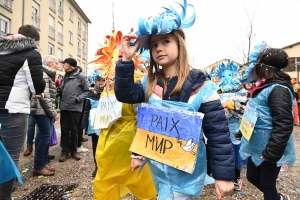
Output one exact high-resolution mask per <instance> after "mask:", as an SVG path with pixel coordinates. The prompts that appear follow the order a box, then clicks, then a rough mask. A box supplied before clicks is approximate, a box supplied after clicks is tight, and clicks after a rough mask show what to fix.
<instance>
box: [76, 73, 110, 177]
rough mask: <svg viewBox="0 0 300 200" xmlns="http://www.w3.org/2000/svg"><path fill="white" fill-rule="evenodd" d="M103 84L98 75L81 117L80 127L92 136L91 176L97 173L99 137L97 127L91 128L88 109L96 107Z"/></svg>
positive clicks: (102, 79) (103, 81)
mask: <svg viewBox="0 0 300 200" xmlns="http://www.w3.org/2000/svg"><path fill="white" fill-rule="evenodd" d="M104 86H105V79H104V78H102V77H100V76H98V77H97V79H96V81H95V83H94V88H93V89H92V90H90V91H89V93H88V95H87V97H86V102H85V105H84V108H83V117H82V124H81V128H83V129H84V130H85V132H86V133H87V135H89V136H91V137H92V146H93V156H94V162H95V166H96V167H95V170H94V172H93V173H92V177H95V176H96V174H97V162H96V148H97V144H98V138H99V133H100V130H99V129H96V130H95V129H93V128H92V126H91V120H92V119H91V118H90V111H91V109H96V108H97V106H98V102H99V99H100V95H101V93H102V92H103V88H104Z"/></svg>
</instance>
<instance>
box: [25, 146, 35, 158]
mask: <svg viewBox="0 0 300 200" xmlns="http://www.w3.org/2000/svg"><path fill="white" fill-rule="evenodd" d="M32 151H33V148H32V147H29V146H28V147H27V149H26V151H25V152H24V154H23V155H24V156H29V155H30V154H31V153H32Z"/></svg>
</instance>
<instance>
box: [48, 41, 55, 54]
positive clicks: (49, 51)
mask: <svg viewBox="0 0 300 200" xmlns="http://www.w3.org/2000/svg"><path fill="white" fill-rule="evenodd" d="M48 55H54V45H53V44H51V43H48Z"/></svg>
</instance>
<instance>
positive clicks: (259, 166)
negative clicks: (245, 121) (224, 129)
mask: <svg viewBox="0 0 300 200" xmlns="http://www.w3.org/2000/svg"><path fill="white" fill-rule="evenodd" d="M250 57H251V69H252V75H253V77H256V78H257V82H256V83H255V84H254V85H253V86H252V90H251V94H250V97H251V98H250V99H249V101H248V103H247V109H246V111H245V113H244V115H245V116H252V117H254V118H255V117H257V120H256V123H255V124H253V125H254V130H253V131H252V132H251V134H247V136H246V135H243V136H242V135H241V134H240V133H238V134H236V138H238V139H240V138H241V148H240V155H241V157H242V159H248V161H247V179H248V180H249V182H250V183H252V184H253V185H254V186H255V187H257V188H258V189H259V190H260V191H261V192H263V195H264V199H265V200H275V199H276V200H288V199H289V196H288V195H286V194H283V193H278V192H277V190H276V180H277V177H278V174H279V171H280V167H281V166H282V165H283V164H285V163H287V164H288V166H289V167H291V166H292V165H293V164H294V162H295V159H296V158H295V149H294V141H293V135H292V131H293V114H292V113H293V112H292V110H293V101H294V89H293V86H292V84H291V81H290V76H289V75H288V74H286V73H285V72H283V71H282V69H284V68H286V67H287V66H288V63H289V57H288V55H287V53H286V52H285V51H283V50H281V49H276V48H271V47H269V46H267V44H266V43H262V44H261V45H258V46H256V47H255V51H254V52H252V53H251V54H250ZM249 72H251V71H249ZM249 123H250V122H249ZM241 131H242V132H243V130H241ZM243 134H244V133H243ZM245 136H246V137H247V139H246V137H245Z"/></svg>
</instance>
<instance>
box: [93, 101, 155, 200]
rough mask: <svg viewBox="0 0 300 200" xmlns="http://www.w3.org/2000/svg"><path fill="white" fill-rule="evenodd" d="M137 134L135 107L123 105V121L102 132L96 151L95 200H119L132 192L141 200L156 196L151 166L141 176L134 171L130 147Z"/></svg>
mask: <svg viewBox="0 0 300 200" xmlns="http://www.w3.org/2000/svg"><path fill="white" fill-rule="evenodd" d="M135 131H136V120H135V114H134V110H133V106H132V105H130V104H123V108H122V117H121V118H120V119H118V120H117V121H116V122H115V123H114V124H113V125H112V126H111V127H110V128H107V129H104V130H102V131H101V132H100V135H99V140H98V146H97V150H96V161H97V166H98V171H97V175H96V177H95V180H94V199H95V200H106V199H107V200H119V199H120V197H121V196H125V195H126V194H128V193H129V190H130V192H132V194H133V195H134V196H135V197H137V198H138V199H139V200H140V199H151V198H153V197H155V196H156V194H157V192H156V189H155V185H154V183H153V180H152V177H151V174H150V171H149V169H148V166H145V167H144V169H143V170H142V172H141V173H140V174H139V175H138V170H134V171H131V166H130V162H131V158H130V155H131V152H130V151H129V147H130V145H131V142H132V140H133V137H134V135H135Z"/></svg>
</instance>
